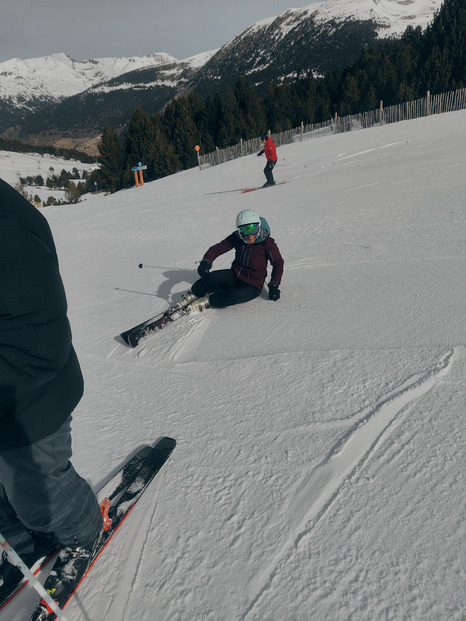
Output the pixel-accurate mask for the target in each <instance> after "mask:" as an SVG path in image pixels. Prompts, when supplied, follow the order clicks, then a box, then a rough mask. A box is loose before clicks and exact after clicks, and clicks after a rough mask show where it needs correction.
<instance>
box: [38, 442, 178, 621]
mask: <svg viewBox="0 0 466 621" xmlns="http://www.w3.org/2000/svg"><path fill="white" fill-rule="evenodd" d="M175 446H176V441H175V440H174V439H173V438H168V437H164V438H162V439H161V440H159V441H157V442H156V443H155V444H154V445H153V446H148V445H146V446H144V447H143V448H142V449H141V450H140V451H139V452H138V453H137V455H135V457H133V458H132V459H131V460H130V461H129V462H128V464H126V465H125V466H124V467H123V468H122V469H121V470H120V471H119V472H117V474H116V475H115V476H114V477H112V478H111V479H110V481H109V482H108V483H107V484H106V485H105V486H104V487H102V490H101V492H102V494H107V495H106V496H105V498H104V500H103V501H102V502H101V510H102V515H103V519H104V525H105V523H106V522H107V523H108V529H107V530H104V531H103V532H102V535H101V537H100V539H99V541H98V543H97V544H96V545H95V546H94V550H93V551H92V553H91V554H90V555H89V554H85V555H81V554H80V553H79V551H78V552H76V551H73V552H71V551H69V550H67V549H66V548H64V549H63V550H62V551H61V552H60V553H59V555H58V559H57V561H56V563H55V566H54V568H53V569H52V571H51V573H50V575H49V576H48V578H47V579H46V581H45V584H44V587H45V589H46V590H47V592H48V593H50V595H51V596H52V597H53V599H54V600H55V601H56V602H57V604H58V606H59V607H60V608H61V609H63V608H64V607H65V606H66V605H67V604H68V602H69V600H70V599H71V597H72V596H73V595H74V593H75V592H76V590H77V589H78V587H79V586H80V585H81V584H82V582H83V580H84V579H85V578H86V576H87V574H88V573H89V571H90V569H91V568H92V566H93V565H94V563H95V562H96V560H97V559H98V558H99V556H100V554H101V553H102V551H103V550H104V549H105V548H106V546H107V545H108V543H109V542H110V541H111V539H112V537H113V535H114V534H115V533H116V532H117V531H118V530H119V528H120V526H121V525H122V524H123V522H124V521H125V520H126V518H127V517H128V515H129V513H130V512H131V511H132V509H133V508H134V506H135V504H136V503H137V502H138V500H139V499H140V498H141V496H142V495H143V493H144V492H145V490H146V489H147V487H148V486H149V484H150V483H151V482H152V480H153V479H154V477H155V475H156V474H157V473H158V472H159V470H160V469H161V468H162V466H163V465H164V464H165V462H166V461H167V459H168V458H169V457H170V455H171V453H172V452H173V450H174V448H175ZM99 495H100V494H99ZM53 619H56V615H55V613H54V612H52V611H51V610H50V609H49V608H48V607H47V604H46V603H45V602H44V601H43V600H41V601H40V603H39V605H38V606H37V608H36V610H35V611H34V613H33V615H32V617H31V621H52V620H53Z"/></svg>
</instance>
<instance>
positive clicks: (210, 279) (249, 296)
mask: <svg viewBox="0 0 466 621" xmlns="http://www.w3.org/2000/svg"><path fill="white" fill-rule="evenodd" d="M191 291H192V292H193V293H194V295H196V296H198V297H202V296H204V295H207V294H208V293H210V298H209V302H210V305H211V306H212V308H224V307H225V306H233V305H234V304H243V303H244V302H249V301H250V300H254V298H257V297H258V295H259V293H260V291H259V289H257V288H256V287H254V286H253V285H248V284H247V283H245V282H243V281H242V280H239V279H238V278H236V276H235V274H234V273H233V270H231V269H229V270H216V271H214V272H208V273H207V274H205V276H203V277H202V278H201V279H200V280H198V281H197V282H195V283H194V285H193V286H192V287H191Z"/></svg>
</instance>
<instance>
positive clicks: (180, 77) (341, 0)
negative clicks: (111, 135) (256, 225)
mask: <svg viewBox="0 0 466 621" xmlns="http://www.w3.org/2000/svg"><path fill="white" fill-rule="evenodd" d="M440 5H441V0H325V1H324V2H318V3H313V4H310V5H308V6H305V7H302V8H298V9H288V10H287V11H285V12H283V13H281V14H280V15H276V16H273V17H268V18H265V19H263V20H260V21H258V22H255V23H254V24H252V25H251V26H249V27H248V28H246V29H245V30H244V31H243V32H241V33H239V34H238V35H237V36H236V37H234V38H233V39H231V40H230V41H228V42H227V43H225V44H224V45H223V46H222V47H221V48H219V49H217V50H211V51H209V52H204V53H201V54H197V55H195V56H192V57H190V58H187V59H184V60H181V61H180V60H177V59H176V58H174V57H173V56H171V55H169V54H166V53H164V52H161V53H153V54H149V55H147V56H145V57H137V56H134V57H129V58H125V57H118V58H111V57H110V58H101V59H90V60H86V61H76V60H74V59H72V58H71V57H70V56H68V55H67V54H65V53H63V52H62V53H59V54H54V55H51V56H46V57H41V58H38V59H29V60H21V59H11V60H9V61H5V62H3V63H0V133H2V134H3V135H4V136H6V137H9V138H18V139H23V140H27V141H28V142H33V143H34V142H37V143H40V144H46V143H47V141H48V143H50V142H52V144H56V145H57V144H58V141H61V144H60V146H65V145H64V144H63V140H66V141H68V142H67V144H66V146H67V147H69V148H78V149H79V148H81V149H82V150H86V147H85V146H84V147H83V144H86V143H89V144H90V143H92V146H91V147H90V148H91V149H92V150H94V151H95V145H96V138H97V137H98V136H99V134H100V133H101V131H102V128H103V126H104V125H105V123H108V122H110V123H112V124H113V125H115V126H116V127H122V126H124V124H125V123H126V122H127V121H128V119H129V116H130V114H131V111H132V110H134V109H135V108H136V107H138V106H141V107H143V109H144V110H145V111H146V112H148V113H149V114H153V113H155V112H158V111H160V110H162V109H163V107H164V106H165V105H166V104H167V103H168V101H170V100H171V99H172V98H173V97H175V96H182V95H185V94H187V93H189V92H192V91H195V92H197V93H198V94H199V95H201V96H204V95H207V94H211V93H214V92H218V93H219V94H222V92H223V93H224V92H225V91H226V90H227V89H228V88H229V87H232V86H233V84H234V82H235V81H236V79H237V77H238V76H240V75H242V76H244V77H245V78H246V79H248V80H249V81H250V82H251V83H253V84H254V85H255V86H256V88H257V89H258V90H260V89H265V88H266V87H267V85H268V84H269V83H279V82H281V81H283V80H284V79H286V78H293V77H295V76H296V75H298V74H299V73H302V72H312V73H313V74H315V75H319V74H322V73H324V72H325V71H328V70H330V69H338V68H342V67H343V66H345V65H346V64H347V63H348V62H351V61H352V60H354V59H355V58H356V57H357V55H358V54H359V53H360V50H361V48H362V47H363V46H364V45H368V44H371V43H372V42H374V41H376V40H377V39H382V38H385V37H388V36H399V35H401V34H402V33H403V32H404V30H405V29H406V27H407V26H408V25H410V26H413V27H416V26H421V27H422V28H425V27H426V26H427V25H428V23H429V21H431V20H432V18H433V15H434V12H435V10H436V9H438V8H439V7H440ZM70 141H71V142H70ZM83 141H84V142H83ZM88 152H90V151H89V150H88Z"/></svg>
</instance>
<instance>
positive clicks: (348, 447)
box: [241, 350, 454, 620]
mask: <svg viewBox="0 0 466 621" xmlns="http://www.w3.org/2000/svg"><path fill="white" fill-rule="evenodd" d="M453 355H454V350H449V351H448V352H446V353H444V354H443V355H442V356H441V357H440V358H439V359H438V360H437V362H436V364H435V365H433V366H432V367H431V368H430V369H428V370H427V371H425V372H424V373H422V374H416V375H413V376H412V377H410V378H408V379H407V380H406V381H405V382H403V384H402V385H401V386H399V387H398V389H397V390H395V391H392V392H390V393H388V394H386V395H383V396H382V397H381V399H379V401H378V402H377V403H376V404H375V405H374V406H373V407H372V408H370V409H368V410H365V411H364V412H363V413H358V414H357V415H356V416H357V420H356V422H355V423H354V424H353V425H352V426H351V428H350V429H349V430H348V432H347V433H346V434H345V436H344V437H343V438H342V440H340V441H339V443H338V444H337V445H336V446H334V447H333V449H332V450H331V451H330V452H329V454H328V455H327V457H326V458H325V459H324V460H323V461H322V462H321V463H320V464H318V465H317V466H316V467H315V468H314V469H313V471H312V472H311V473H310V474H309V475H308V476H306V477H305V478H304V479H303V481H302V482H301V484H300V486H299V488H298V492H297V494H296V498H295V501H294V503H293V505H292V506H291V507H290V509H289V515H290V521H291V520H293V523H292V525H291V528H290V534H289V537H288V538H287V539H286V540H285V541H284V542H283V545H282V547H281V548H280V549H278V550H277V553H276V555H275V556H274V557H273V558H272V559H271V561H270V563H268V565H267V566H266V567H264V568H263V570H262V571H261V572H259V573H258V574H257V576H256V579H255V580H253V581H252V583H251V586H250V592H249V605H248V606H247V608H246V610H245V611H244V613H243V615H242V616H241V619H243V620H245V619H248V618H253V615H254V608H255V607H256V605H257V604H258V603H259V602H260V600H261V599H262V597H263V596H264V595H265V594H266V593H267V591H268V590H269V589H270V588H271V586H272V583H273V581H274V580H275V578H276V577H278V576H279V574H280V572H281V571H282V569H283V567H284V566H285V565H286V563H287V561H288V560H289V559H291V558H292V556H293V554H294V553H295V551H296V550H297V548H298V546H299V544H300V542H301V541H302V540H303V539H304V538H305V537H307V536H311V535H312V532H313V529H314V526H315V525H316V524H317V522H318V521H319V520H320V519H321V518H322V517H323V516H324V515H325V513H326V512H327V510H328V509H329V507H330V506H331V505H332V504H333V502H334V500H335V499H336V498H337V497H338V495H339V493H340V490H341V489H342V487H343V485H344V483H345V481H346V480H347V479H348V478H349V477H351V476H352V473H353V472H354V471H355V470H356V469H357V468H359V467H361V465H362V464H364V462H365V461H366V460H367V459H369V458H370V456H371V455H372V454H373V452H374V451H375V450H376V448H377V445H378V443H379V441H380V439H381V437H382V436H383V434H384V433H385V431H386V430H387V429H388V427H389V426H390V425H391V423H392V422H393V421H394V419H395V418H396V416H397V415H398V414H399V413H400V412H402V411H404V410H405V409H406V408H407V407H408V406H410V405H411V404H412V403H413V402H415V401H417V400H419V399H420V398H421V397H423V396H424V395H425V394H426V393H427V392H429V391H430V390H431V389H432V388H433V387H434V386H435V385H436V384H437V383H438V382H439V381H441V380H442V379H443V377H444V376H445V375H446V374H447V373H448V371H449V369H450V366H451V363H452V359H453ZM350 418H354V416H352V417H350Z"/></svg>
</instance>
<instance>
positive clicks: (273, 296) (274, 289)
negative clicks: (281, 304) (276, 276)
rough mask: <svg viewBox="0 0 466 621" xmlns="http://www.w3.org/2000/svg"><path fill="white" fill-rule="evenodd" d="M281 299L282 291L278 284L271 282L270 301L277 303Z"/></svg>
mask: <svg viewBox="0 0 466 621" xmlns="http://www.w3.org/2000/svg"><path fill="white" fill-rule="evenodd" d="M279 299H280V289H279V288H278V285H277V283H276V282H273V281H272V280H271V281H270V282H269V300H273V301H274V302H276V301H277V300H279Z"/></svg>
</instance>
